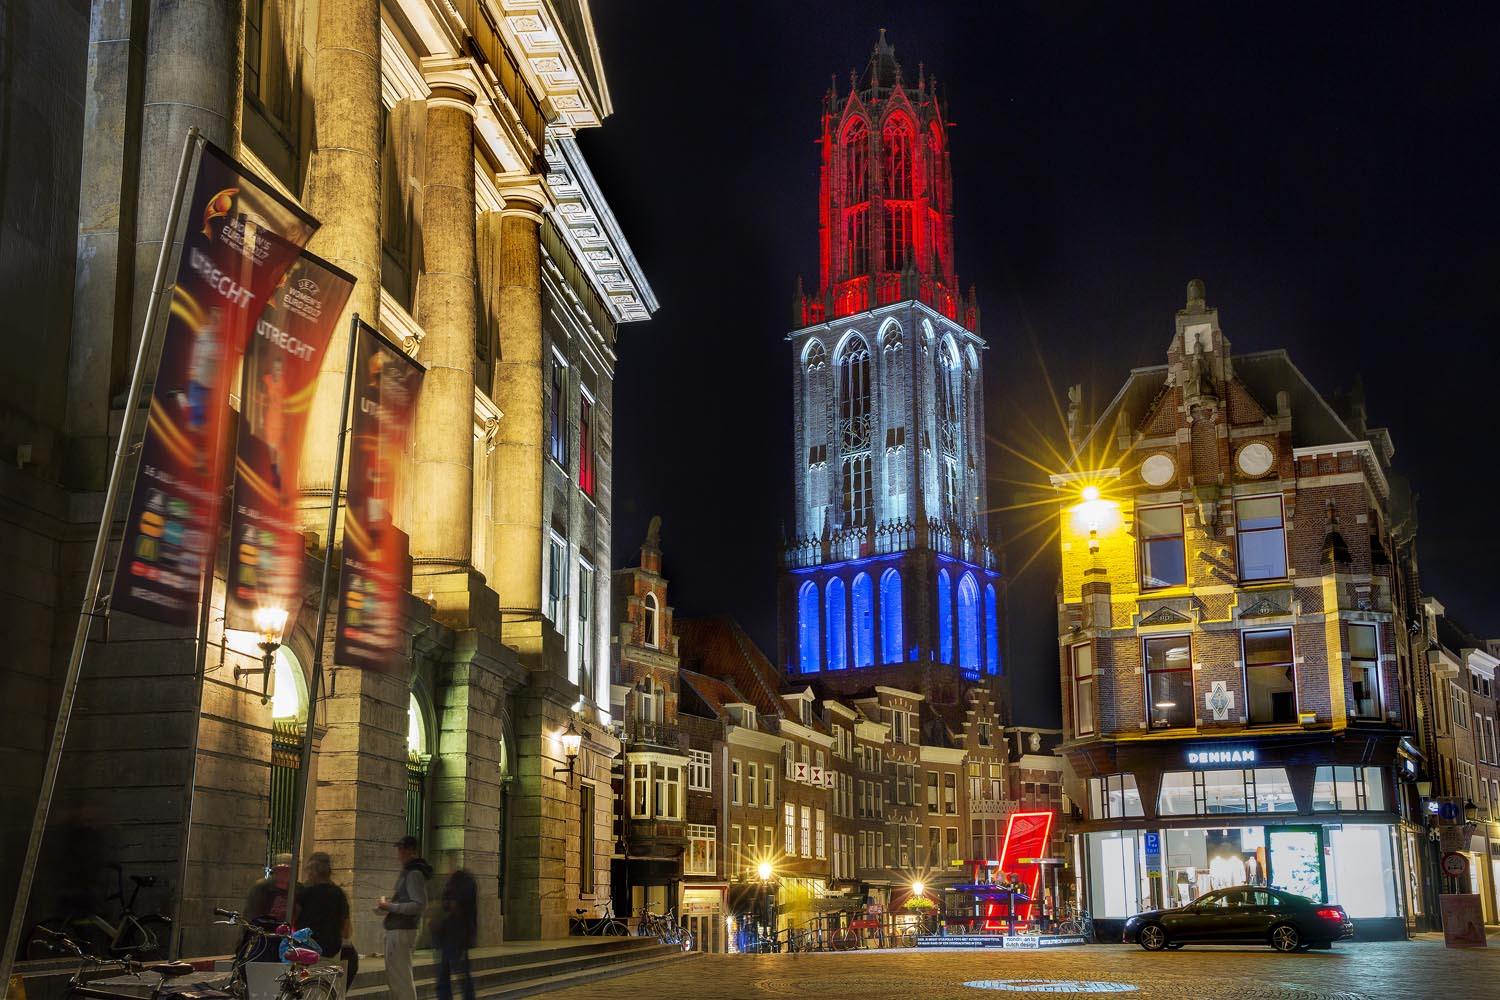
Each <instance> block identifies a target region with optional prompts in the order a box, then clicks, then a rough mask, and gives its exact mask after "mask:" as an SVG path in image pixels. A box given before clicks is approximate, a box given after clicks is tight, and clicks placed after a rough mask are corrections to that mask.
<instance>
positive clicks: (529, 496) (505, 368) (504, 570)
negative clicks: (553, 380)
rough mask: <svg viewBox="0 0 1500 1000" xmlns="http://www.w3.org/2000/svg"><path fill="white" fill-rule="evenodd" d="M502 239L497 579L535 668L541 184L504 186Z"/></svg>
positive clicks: (513, 633)
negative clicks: (501, 475)
mask: <svg viewBox="0 0 1500 1000" xmlns="http://www.w3.org/2000/svg"><path fill="white" fill-rule="evenodd" d="M503 193H504V195H505V208H504V210H503V213H502V218H501V236H500V275H499V286H500V356H499V360H498V361H497V362H496V364H495V403H496V405H497V406H499V407H500V410H501V412H502V413H504V414H505V416H504V417H503V418H502V419H501V421H500V428H499V432H498V434H497V435H496V439H495V452H496V455H495V457H496V459H497V463H496V464H497V467H498V468H500V469H503V470H504V477H505V478H504V479H503V481H502V482H501V483H500V484H499V489H498V490H497V494H496V498H495V499H496V504H495V542H496V545H495V548H496V552H497V560H496V561H497V564H498V565H499V566H500V571H499V573H500V575H499V578H498V579H496V580H491V581H490V586H492V587H493V588H494V589H495V590H496V592H498V593H499V595H500V607H501V609H502V610H503V611H504V612H505V615H506V619H505V642H506V645H508V646H513V647H515V648H516V649H517V650H519V651H520V653H521V654H522V657H523V659H526V660H527V661H528V663H529V664H530V665H532V666H538V665H540V656H541V648H542V624H541V610H542V550H543V547H544V539H543V531H542V489H543V486H544V483H545V480H544V477H543V463H544V462H545V461H546V460H545V459H544V458H543V456H544V455H545V454H546V447H547V441H546V437H545V433H546V413H545V407H544V405H543V392H542V386H543V384H544V379H546V378H547V377H548V373H547V369H546V365H545V364H543V354H542V276H541V233H540V227H541V222H542V204H543V201H542V197H543V196H542V194H541V192H540V190H539V189H536V188H528V189H525V190H523V191H505V192H503Z"/></svg>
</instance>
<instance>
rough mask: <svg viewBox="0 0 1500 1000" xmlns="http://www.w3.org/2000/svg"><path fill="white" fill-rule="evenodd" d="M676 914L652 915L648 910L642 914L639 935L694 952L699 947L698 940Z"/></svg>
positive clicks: (671, 911)
mask: <svg viewBox="0 0 1500 1000" xmlns="http://www.w3.org/2000/svg"><path fill="white" fill-rule="evenodd" d="M676 912H677V911H676V910H668V911H667V912H666V913H652V912H651V911H650V910H647V911H646V912H644V913H642V914H641V924H640V927H639V928H638V929H637V933H638V934H639V935H640V936H641V937H654V938H656V940H658V941H660V942H661V943H662V944H675V945H681V946H682V950H683V951H692V950H693V949H694V948H695V947H696V946H697V943H698V942H697V939H696V938H694V937H693V932H692V931H690V930H688V929H687V928H686V927H684V926H682V925H681V924H679V923H678V922H677V917H676Z"/></svg>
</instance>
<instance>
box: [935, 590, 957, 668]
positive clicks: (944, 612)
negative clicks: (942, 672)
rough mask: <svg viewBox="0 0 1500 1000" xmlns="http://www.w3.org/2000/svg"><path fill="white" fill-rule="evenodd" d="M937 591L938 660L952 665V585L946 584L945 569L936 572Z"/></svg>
mask: <svg viewBox="0 0 1500 1000" xmlns="http://www.w3.org/2000/svg"><path fill="white" fill-rule="evenodd" d="M937 591H938V593H937V605H938V606H937V613H938V660H939V662H941V663H952V662H953V595H952V584H950V583H949V582H948V571H947V570H945V569H940V570H938V583H937Z"/></svg>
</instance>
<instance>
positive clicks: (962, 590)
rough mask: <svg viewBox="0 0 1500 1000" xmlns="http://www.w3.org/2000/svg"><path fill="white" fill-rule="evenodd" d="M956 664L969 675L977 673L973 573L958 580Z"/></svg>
mask: <svg viewBox="0 0 1500 1000" xmlns="http://www.w3.org/2000/svg"><path fill="white" fill-rule="evenodd" d="M958 665H959V667H960V669H962V670H963V672H964V673H966V674H968V675H969V676H970V677H977V676H978V675H979V586H978V584H976V583H975V582H974V574H973V573H965V574H964V575H963V579H961V580H959V581H958Z"/></svg>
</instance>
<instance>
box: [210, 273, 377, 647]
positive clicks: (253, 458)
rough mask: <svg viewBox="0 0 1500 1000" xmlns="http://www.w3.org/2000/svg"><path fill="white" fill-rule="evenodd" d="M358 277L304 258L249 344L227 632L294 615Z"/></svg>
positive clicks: (236, 467)
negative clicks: (300, 506)
mask: <svg viewBox="0 0 1500 1000" xmlns="http://www.w3.org/2000/svg"><path fill="white" fill-rule="evenodd" d="M353 289H354V279H353V278H352V277H350V276H349V275H348V274H345V273H344V272H343V271H340V270H339V269H338V268H336V267H334V266H333V265H332V264H329V263H328V262H327V261H324V260H321V259H319V258H318V257H315V256H313V255H312V254H310V253H303V254H302V256H301V257H300V258H298V260H297V262H296V263H295V264H293V265H292V267H291V269H290V270H288V271H287V272H286V276H285V278H283V279H282V282H281V284H280V285H279V286H278V287H277V288H276V291H275V292H274V293H272V295H271V302H270V304H269V305H268V306H267V307H266V311H265V313H264V314H263V315H262V316H261V318H260V321H259V322H258V323H256V324H255V331H254V332H253V333H252V334H251V337H250V343H249V344H248V345H247V346H246V348H245V365H244V376H243V378H242V379H241V382H240V385H241V389H240V428H239V440H238V442H237V443H236V446H235V462H234V510H233V512H232V514H231V515H230V521H229V524H230V528H229V538H230V545H229V570H228V580H229V586H228V591H229V599H228V603H227V605H226V607H225V612H224V613H225V627H226V628H237V629H247V630H248V629H253V628H254V627H255V622H254V615H255V610H256V609H257V608H271V607H274V608H281V609H283V610H285V611H291V610H293V605H294V604H295V603H296V601H297V594H298V591H299V589H300V587H299V583H300V578H301V575H302V553H303V548H304V544H303V538H302V532H301V531H299V530H298V528H297V521H296V516H295V515H296V510H295V503H296V499H297V490H296V486H297V478H298V470H299V467H300V464H301V459H302V441H303V437H304V434H305V432H306V430H307V417H308V412H309V410H310V409H311V407H312V399H313V394H314V392H316V391H317V379H318V372H319V371H320V370H321V369H322V367H323V355H324V352H325V351H326V350H327V349H328V341H329V339H330V338H331V337H332V336H333V327H334V324H335V323H337V322H338V318H339V313H340V312H341V311H342V310H343V308H344V303H345V302H347V301H348V300H349V293H350V292H351V291H353Z"/></svg>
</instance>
